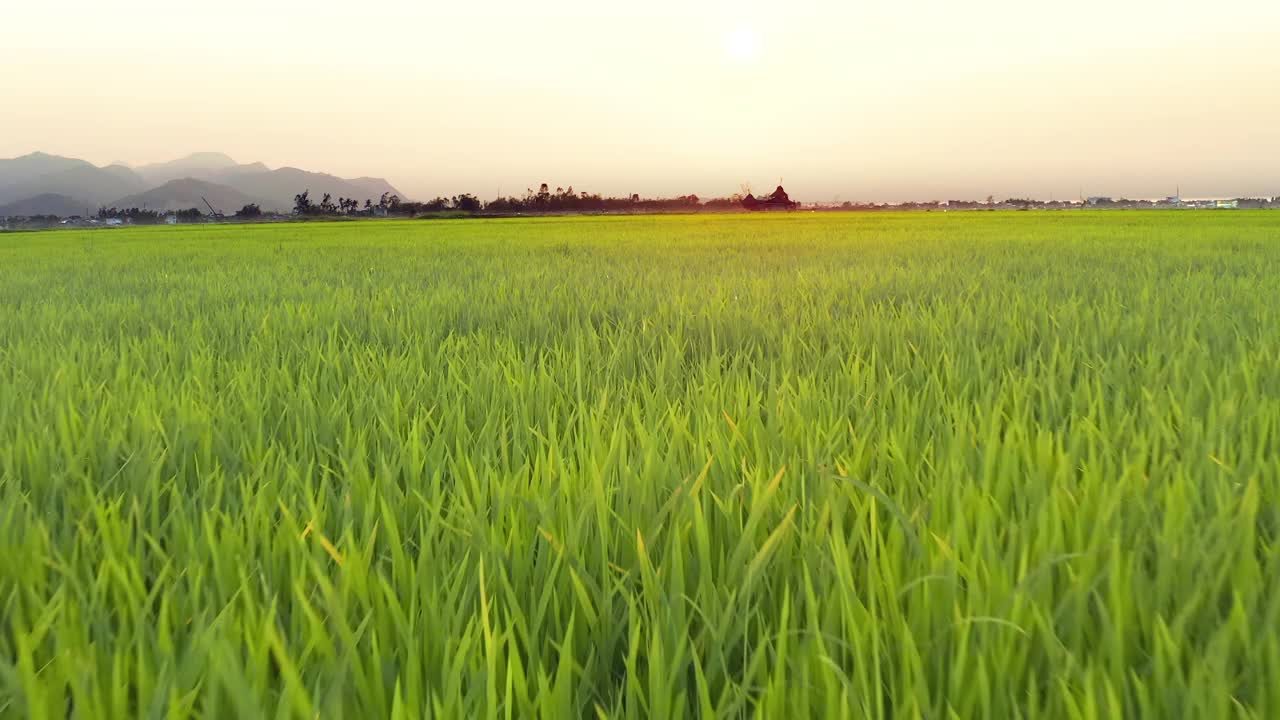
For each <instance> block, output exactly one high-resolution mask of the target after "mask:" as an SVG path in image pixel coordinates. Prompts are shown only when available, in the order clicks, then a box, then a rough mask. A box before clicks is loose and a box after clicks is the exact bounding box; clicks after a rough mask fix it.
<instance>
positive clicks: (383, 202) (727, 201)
mask: <svg viewBox="0 0 1280 720" xmlns="http://www.w3.org/2000/svg"><path fill="white" fill-rule="evenodd" d="M738 203H739V200H738V198H736V197H734V198H723V199H717V200H711V201H707V202H703V201H701V200H700V199H699V198H698V196H697V195H682V196H679V197H675V198H642V197H640V195H638V194H635V195H631V196H630V197H621V198H619V197H606V196H602V195H600V194H598V193H588V192H576V191H574V189H573V186H572V185H570V186H569V187H567V188H565V187H557V188H556V189H555V190H554V191H553V190H552V189H551V188H550V186H549V185H548V184H547V183H542V184H541V185H539V186H538V189H537V190H536V191H535V190H534V189H533V188H528V189H526V190H525V194H524V195H523V196H520V197H517V196H507V197H498V198H495V199H493V200H490V201H489V202H484V201H482V200H480V198H478V197H476V196H475V195H472V194H471V193H462V194H461V195H454V196H453V197H448V198H446V197H437V198H435V199H433V200H427V201H425V202H410V201H407V200H402V199H401V198H400V197H399V196H397V195H395V194H393V193H383V194H382V197H381V198H379V199H378V202H377V203H374V202H373V200H372V199H366V200H365V201H364V204H363V205H361V204H360V202H359V201H358V200H354V199H351V198H341V197H340V198H338V201H337V202H334V201H333V198H332V196H331V195H330V194H329V193H325V194H324V195H323V196H322V197H321V199H320V201H319V202H316V201H315V200H314V199H313V198H312V197H311V194H310V191H309V190H305V191H303V192H301V193H299V194H298V195H295V196H294V198H293V214H294V215H299V216H326V215H328V216H342V215H348V216H360V215H368V216H374V215H419V214H427V213H443V212H458V213H479V212H484V213H490V214H495V215H500V214H521V213H553V212H610V211H613V212H617V211H627V210H687V209H692V208H699V207H701V208H729V207H736V206H737V205H738Z"/></svg>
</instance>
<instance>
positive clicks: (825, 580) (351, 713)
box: [0, 212, 1280, 718]
mask: <svg viewBox="0 0 1280 720" xmlns="http://www.w3.org/2000/svg"><path fill="white" fill-rule="evenodd" d="M1278 535H1280V213H1265V212H1256V213H1255V212H1233V213H1213V212H1208V213H1174V212H1168V213H1120V212H1114V213H1099V214H1089V213H1071V214H1061V215H1058V214H1038V213H1010V214H986V213H975V214H961V215H957V214H949V215H942V214H929V215H864V216H849V215H845V216H841V215H790V216H776V217H751V218H745V217H687V218H676V217H664V218H603V219H547V220H510V221H473V222H423V221H420V222H403V223H396V222H383V223H342V224H332V225H325V224H320V225H316V224H308V225H304V226H298V225H278V226H259V227H189V228H183V227H179V228H153V229H139V230H119V231H101V232H54V233H42V234H30V235H17V236H0V717H33V718H63V717H71V716H74V717H114V718H125V717H161V716H164V717H205V718H229V717H239V718H252V717H259V716H271V717H299V718H312V717H316V716H319V717H350V718H365V717H397V718H418V717H423V716H434V717H458V718H462V717H498V716H502V717H533V716H542V717H550V718H570V717H595V716H608V717H656V718H666V717H685V716H691V715H700V716H702V717H712V716H726V717H733V716H742V715H748V716H750V715H759V716H765V717H814V716H833V717H853V718H862V717H873V718H886V717H917V716H922V715H923V716H928V717H934V718H942V717H990V718H1002V717H1028V718H1032V717H1055V718H1058V717H1061V718H1093V717H1121V716H1123V717H1147V718H1154V717H1197V718H1209V717H1241V716H1245V717H1259V718H1267V717H1276V716H1277V714H1278V713H1280V632H1278V631H1280V537H1278Z"/></svg>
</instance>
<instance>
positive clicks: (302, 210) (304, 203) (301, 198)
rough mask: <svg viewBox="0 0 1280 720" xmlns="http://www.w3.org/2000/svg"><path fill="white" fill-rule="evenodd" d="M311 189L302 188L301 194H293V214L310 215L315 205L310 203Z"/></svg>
mask: <svg viewBox="0 0 1280 720" xmlns="http://www.w3.org/2000/svg"><path fill="white" fill-rule="evenodd" d="M310 195H311V191H310V190H303V191H302V194H300V195H294V196H293V214H294V215H311V214H313V212H314V209H315V205H313V204H312V203H311V197H310Z"/></svg>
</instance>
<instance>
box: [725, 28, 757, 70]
mask: <svg viewBox="0 0 1280 720" xmlns="http://www.w3.org/2000/svg"><path fill="white" fill-rule="evenodd" d="M724 51H725V54H726V55H728V56H729V57H730V58H731V59H733V60H735V61H737V62H742V63H745V62H750V61H752V60H754V59H755V58H756V55H758V54H759V53H760V39H759V37H758V36H757V35H756V32H755V30H753V29H751V28H749V27H738V28H734V29H733V30H732V31H730V32H729V33H728V34H727V35H725V36H724Z"/></svg>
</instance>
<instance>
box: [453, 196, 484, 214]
mask: <svg viewBox="0 0 1280 720" xmlns="http://www.w3.org/2000/svg"><path fill="white" fill-rule="evenodd" d="M452 204H453V209H454V210H461V211H463V212H469V213H475V212H480V209H481V204H480V200H479V198H477V197H475V196H474V195H472V194H471V193H463V194H461V195H458V196H456V197H454V198H453V203H452Z"/></svg>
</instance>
